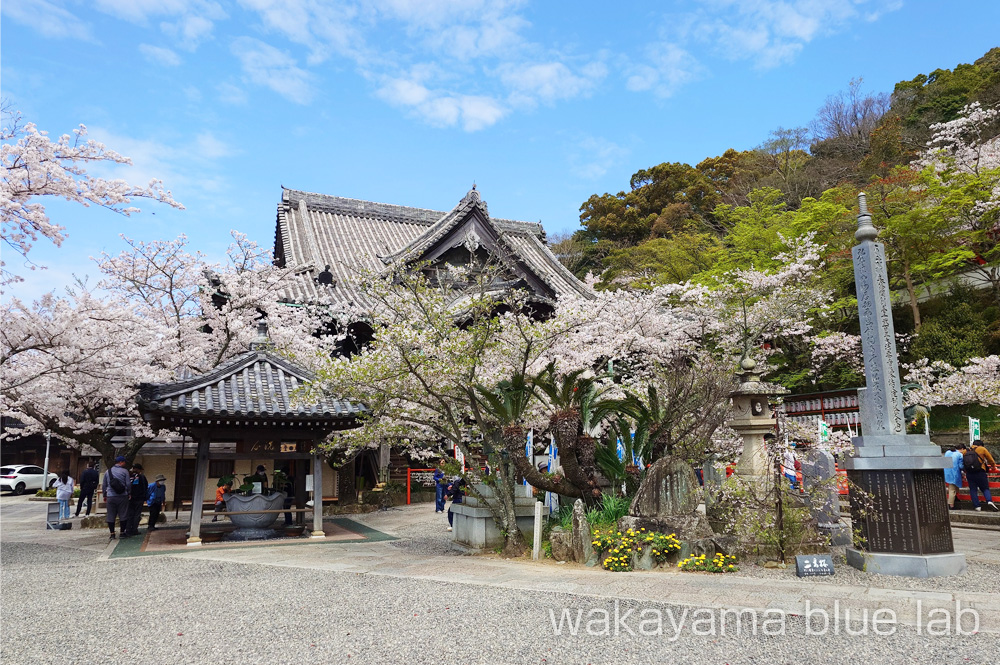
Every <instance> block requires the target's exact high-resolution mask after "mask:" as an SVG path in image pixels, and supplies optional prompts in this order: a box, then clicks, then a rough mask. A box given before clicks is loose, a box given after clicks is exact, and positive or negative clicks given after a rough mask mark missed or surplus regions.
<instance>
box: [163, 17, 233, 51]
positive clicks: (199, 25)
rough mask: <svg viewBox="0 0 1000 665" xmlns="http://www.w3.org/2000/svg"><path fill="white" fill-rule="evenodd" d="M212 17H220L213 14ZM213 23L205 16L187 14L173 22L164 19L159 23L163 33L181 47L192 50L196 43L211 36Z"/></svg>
mask: <svg viewBox="0 0 1000 665" xmlns="http://www.w3.org/2000/svg"><path fill="white" fill-rule="evenodd" d="M214 18H222V17H221V16H215V17H214ZM214 28H215V23H214V22H213V21H212V20H210V19H209V18H207V17H206V16H200V15H196V14H189V15H187V16H182V17H181V18H180V19H178V20H177V21H174V22H170V21H164V22H163V23H161V24H160V29H161V30H163V33H164V34H166V35H168V36H170V37H173V38H174V39H176V40H177V43H178V45H179V46H181V47H182V48H184V49H186V50H188V51H193V50H195V49H196V48H198V45H199V44H201V43H202V42H203V41H205V40H206V39H208V38H209V37H211V35H212V30H213V29H214Z"/></svg>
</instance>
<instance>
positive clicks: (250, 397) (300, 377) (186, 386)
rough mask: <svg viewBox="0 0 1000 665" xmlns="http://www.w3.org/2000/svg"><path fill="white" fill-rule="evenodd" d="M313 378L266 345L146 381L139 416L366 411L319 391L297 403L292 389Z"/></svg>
mask: <svg viewBox="0 0 1000 665" xmlns="http://www.w3.org/2000/svg"><path fill="white" fill-rule="evenodd" d="M314 378H315V377H314V376H313V374H312V373H310V372H308V371H307V370H305V369H303V368H301V367H298V366H296V365H293V364H292V363H290V362H288V361H287V360H285V359H284V358H281V357H279V356H277V355H275V354H273V353H271V352H269V351H267V350H263V349H254V350H252V351H248V352H246V353H244V354H242V355H239V356H236V357H235V358H233V359H232V360H230V361H229V362H227V363H225V364H223V365H220V366H219V367H217V368H215V369H214V370H212V371H211V372H209V373H208V374H203V375H200V376H194V377H190V378H187V379H184V380H182V381H177V382H174V383H145V384H143V385H141V386H140V390H139V409H140V411H141V412H142V413H143V415H146V414H147V413H148V414H151V415H155V416H164V415H181V416H212V417H224V418H253V419H268V420H295V421H302V420H310V421H316V420H324V421H334V420H345V419H353V418H355V417H356V416H357V415H359V414H360V413H361V412H362V411H364V407H363V406H361V405H359V404H352V403H351V402H348V401H346V400H341V399H336V398H333V397H327V396H323V397H321V398H320V399H319V400H318V401H312V400H310V401H308V402H306V403H301V402H300V401H299V400H296V399H295V396H294V393H295V391H296V389H298V388H301V387H302V386H303V385H304V384H306V383H308V382H309V381H311V380H313V379H314Z"/></svg>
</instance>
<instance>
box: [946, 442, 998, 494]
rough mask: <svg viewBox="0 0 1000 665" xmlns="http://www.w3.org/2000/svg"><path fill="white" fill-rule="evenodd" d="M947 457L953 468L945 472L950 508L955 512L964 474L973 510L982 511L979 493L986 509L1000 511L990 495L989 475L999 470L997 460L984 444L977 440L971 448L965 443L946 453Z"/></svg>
mask: <svg viewBox="0 0 1000 665" xmlns="http://www.w3.org/2000/svg"><path fill="white" fill-rule="evenodd" d="M944 454H945V456H946V457H949V458H951V466H950V467H948V468H946V469H945V470H944V481H945V483H947V490H948V508H949V509H950V510H955V509H956V506H955V497H956V496H957V495H958V488H959V487H961V486H962V474H963V473H964V474H965V479H966V481H967V483H968V485H969V497H970V498H971V499H972V509H973V510H978V511H982V509H983V507H982V505H980V501H979V493H980V492H982V493H983V498H984V499H985V502H986V507H987V508H989V509H990V510H993V511H1000V508H997V505H996V504H995V503H993V496H992V495H991V494H990V480H989V476H988V475H987V473H988V472H989V471H996V470H997V463H996V460H994V459H993V455H991V454H990V451H989V450H987V449H986V446H984V445H983V442H982V441H980V440H979V439H976V440H975V441H973V442H972V445H971V446H967V445H965V444H964V443H962V444H959V445H958V446H956V447H955V448H950V449H948V450H946V451H945V453H944Z"/></svg>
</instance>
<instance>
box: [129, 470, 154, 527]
mask: <svg viewBox="0 0 1000 665" xmlns="http://www.w3.org/2000/svg"><path fill="white" fill-rule="evenodd" d="M130 483H131V484H130V486H129V495H128V530H127V531H126V532H125V535H126V536H138V535H139V520H141V519H142V507H143V506H144V505H146V497H147V495H148V494H149V481H148V480H146V475H145V474H144V473H143V469H142V465H141V464H139V463H138V462H136V463H135V464H133V465H132V476H131V478H130Z"/></svg>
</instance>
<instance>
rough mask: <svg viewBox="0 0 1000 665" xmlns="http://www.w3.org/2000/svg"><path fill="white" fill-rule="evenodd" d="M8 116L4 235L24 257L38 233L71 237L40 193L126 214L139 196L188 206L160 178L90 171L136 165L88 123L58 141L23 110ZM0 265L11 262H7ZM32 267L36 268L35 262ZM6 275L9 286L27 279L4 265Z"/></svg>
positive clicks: (1, 150)
mask: <svg viewBox="0 0 1000 665" xmlns="http://www.w3.org/2000/svg"><path fill="white" fill-rule="evenodd" d="M3 119H4V123H3V127H2V128H0V141H2V146H0V163H2V168H3V176H2V179H0V215H2V221H3V235H2V238H3V242H4V244H5V245H6V246H7V248H8V249H10V250H13V251H14V252H16V253H18V254H20V255H21V256H22V257H24V258H25V260H28V259H27V256H28V252H29V251H30V250H31V247H32V245H33V244H34V243H35V242H37V241H38V239H39V237H43V238H48V239H49V240H51V241H52V242H53V243H55V244H56V245H57V246H58V245H60V244H62V241H63V240H64V239H65V238H66V234H65V231H66V228H65V227H64V226H61V225H59V224H57V223H54V222H53V221H52V220H51V219H49V216H48V215H47V214H46V212H45V205H44V204H43V203H41V202H39V201H38V199H40V198H41V197H45V196H55V197H59V198H63V199H66V200H67V201H71V202H74V203H79V204H81V205H83V206H88V207H89V206H91V205H97V206H101V207H103V208H107V209H108V210H111V211H113V212H116V213H118V214H121V215H124V216H126V217H128V216H130V215H132V214H133V213H137V212H139V208H136V207H134V206H132V205H131V203H132V201H133V200H134V199H137V198H144V199H151V200H153V201H158V202H160V203H164V204H166V205H169V206H171V207H173V208H179V209H183V206H182V205H181V204H180V203H178V202H177V201H175V200H174V199H173V196H171V194H170V191H169V190H166V189H164V188H163V183H162V182H161V181H159V180H155V179H154V180H151V181H150V182H149V184H148V185H146V186H145V187H138V186H135V185H131V184H129V183H128V182H126V181H124V180H120V179H113V180H109V179H105V178H98V177H95V176H92V175H89V174H88V173H87V168H89V167H90V166H92V165H94V164H97V163H101V162H106V163H111V164H131V163H132V161H131V160H130V159H129V158H128V157H124V156H122V155H120V154H118V153H117V152H115V151H114V150H111V149H109V148H107V147H105V146H104V144H102V143H99V142H97V141H94V140H93V139H88V138H86V136H87V128H86V127H85V126H84V125H80V126H79V127H78V128H77V129H75V130H73V133H72V135H70V134H63V135H62V136H60V137H59V138H58V139H57V140H55V141H53V140H52V139H50V138H49V136H48V132H45V131H42V130H39V129H38V128H37V127H36V126H35V124H34V123H31V122H29V123H23V121H22V118H21V114H20V113H18V112H16V111H12V110H9V109H7V108H5V109H3ZM29 263H30V262H29ZM0 266H6V262H3V263H0ZM31 267H32V269H34V266H33V265H32V266H31ZM2 274H3V277H2V283H4V284H7V283H10V282H12V281H21V279H22V278H21V277H18V276H17V275H14V274H13V273H10V272H9V271H8V270H7V269H6V268H5V267H4V268H3V273H2Z"/></svg>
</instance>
